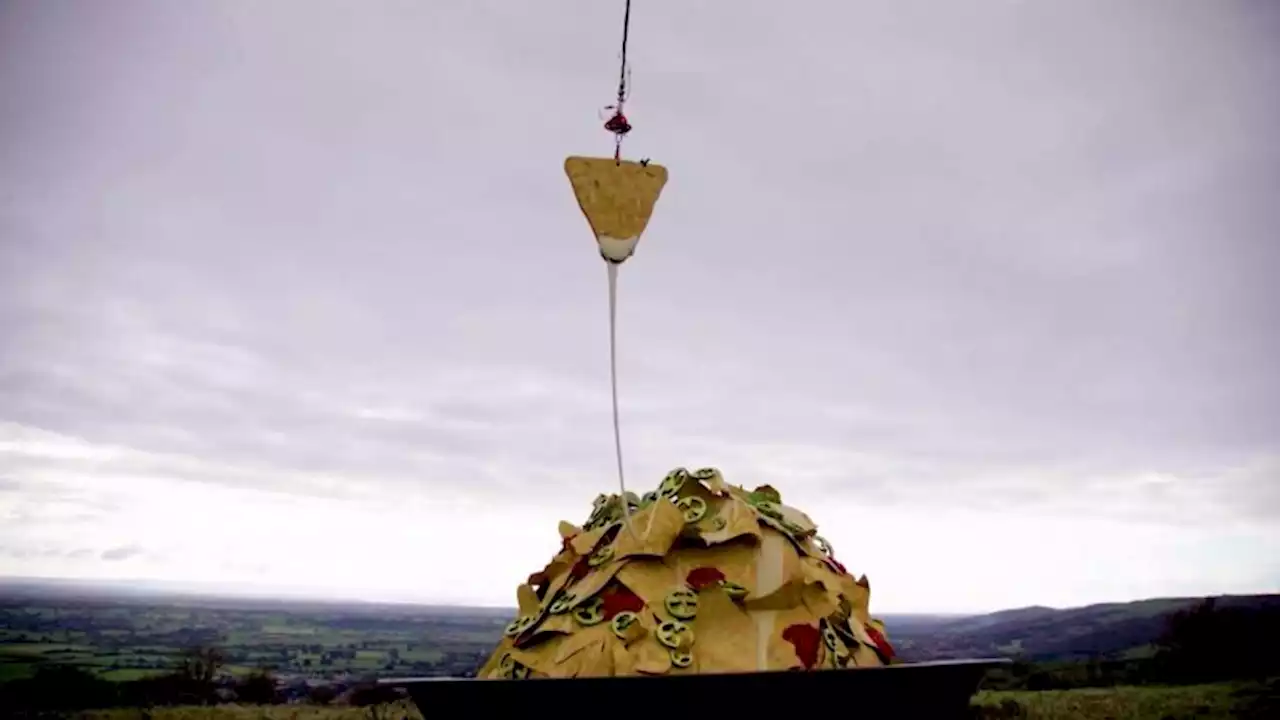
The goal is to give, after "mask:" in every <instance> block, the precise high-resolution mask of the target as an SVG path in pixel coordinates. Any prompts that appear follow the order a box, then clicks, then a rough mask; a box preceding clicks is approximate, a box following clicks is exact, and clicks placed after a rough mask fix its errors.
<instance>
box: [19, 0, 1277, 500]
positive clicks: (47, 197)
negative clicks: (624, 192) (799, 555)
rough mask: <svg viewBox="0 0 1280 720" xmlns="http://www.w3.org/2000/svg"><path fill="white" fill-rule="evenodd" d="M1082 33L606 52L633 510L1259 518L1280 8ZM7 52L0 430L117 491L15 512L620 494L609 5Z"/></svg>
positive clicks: (655, 29)
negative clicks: (803, 505) (658, 181)
mask: <svg viewBox="0 0 1280 720" xmlns="http://www.w3.org/2000/svg"><path fill="white" fill-rule="evenodd" d="M1112 5H1113V4H1100V3H1088V2H1085V3H1061V4H1054V5H1046V4H1043V3H1016V4H1015V3H956V4H947V6H946V7H939V6H938V4H937V3H922V2H921V3H914V2H908V3H895V4H894V6H893V8H891V9H890V8H888V7H887V6H885V7H879V6H875V5H872V4H863V3H818V4H811V5H806V6H805V7H802V8H793V7H788V8H787V9H786V10H779V9H778V8H777V7H776V6H774V5H767V4H764V3H739V4H737V5H735V11H734V12H733V13H731V14H729V15H728V16H727V17H726V15H725V13H724V12H722V11H721V10H720V9H717V8H712V7H711V6H706V7H702V6H696V5H695V6H690V5H689V4H688V3H666V4H663V3H652V4H650V5H649V6H647V7H646V8H644V9H643V11H642V12H641V13H639V14H638V15H637V23H638V24H637V28H636V33H637V36H636V37H637V43H636V46H635V50H634V53H635V56H634V58H635V79H636V81H637V85H636V95H635V99H634V104H635V111H634V112H635V117H634V119H635V120H636V122H637V123H638V125H637V131H636V133H635V135H634V136H633V137H632V138H629V139H628V141H627V142H628V149H629V150H632V151H634V152H636V153H638V154H646V155H653V156H654V157H656V158H658V159H659V160H661V161H663V162H665V163H668V164H669V165H670V167H671V168H672V182H671V185H670V187H669V189H668V190H667V191H666V194H665V196H664V198H663V200H662V203H661V205H660V206H659V211H658V213H657V214H656V215H655V218H654V221H653V225H652V226H651V229H650V232H649V235H648V236H647V237H646V239H645V240H644V242H643V244H642V246H641V248H640V251H639V253H638V254H637V255H636V257H635V259H634V260H632V261H630V262H628V264H627V265H626V266H625V268H624V269H623V271H622V273H621V276H622V277H621V296H620V301H621V305H620V309H619V312H620V333H621V334H620V338H619V340H620V346H621V352H622V357H621V366H620V371H621V376H622V377H621V380H622V388H621V391H622V398H623V418H622V421H623V428H624V432H625V440H626V443H627V447H626V450H627V457H628V462H629V465H628V470H629V473H630V474H631V476H632V477H633V478H634V479H635V480H636V482H638V483H643V482H645V481H644V478H656V477H659V476H660V475H661V473H662V472H664V471H665V470H666V469H667V468H668V467H670V466H674V465H678V464H690V463H694V462H703V463H706V464H718V465H722V466H724V467H726V468H735V469H737V470H738V472H740V473H741V474H742V475H743V476H744V478H743V480H744V481H748V482H754V481H755V480H756V478H757V477H758V478H759V479H760V481H768V482H776V483H778V484H779V485H780V486H783V487H784V490H785V486H786V484H787V482H788V478H791V480H792V482H795V483H804V484H805V485H806V487H813V488H823V489H825V490H827V491H829V492H832V493H841V494H844V495H846V496H847V497H851V498H857V499H858V500H859V501H861V502H866V503H868V504H875V503H880V504H902V505H907V506H914V505H917V504H920V503H926V502H933V503H943V504H945V503H950V504H959V505H970V506H975V507H997V508H1008V509H1010V510H1011V511H1013V510H1016V509H1018V508H1031V507H1067V506H1070V507H1077V508H1082V509H1083V510H1084V511H1088V512H1122V513H1125V514H1127V516H1133V517H1165V518H1170V519H1171V521H1172V519H1174V518H1178V519H1179V521H1181V520H1180V519H1181V518H1182V517H1183V515H1185V514H1186V512H1187V510H1186V508H1187V507H1189V506H1194V507H1204V508H1211V509H1212V511H1211V512H1206V513H1205V514H1204V516H1205V517H1206V518H1209V517H1212V518H1219V517H1220V516H1230V517H1240V518H1254V519H1257V518H1274V517H1275V516H1276V514H1277V513H1280V508H1278V505H1280V503H1277V501H1276V499H1275V497H1274V492H1273V491H1272V490H1270V489H1269V488H1273V487H1275V483H1274V482H1273V480H1274V477H1273V475H1274V469H1271V470H1266V469H1265V468H1274V465H1268V464H1267V463H1269V462H1273V461H1272V460H1270V458H1274V457H1276V456H1277V455H1280V444H1277V442H1278V439H1280V376H1278V375H1277V374H1276V373H1275V372H1274V370H1273V365H1274V358H1275V357H1276V356H1277V354H1280V346H1277V339H1276V338H1277V337H1280V335H1277V334H1276V333H1274V332H1268V331H1267V330H1268V329H1269V328H1271V327H1274V326H1275V324H1276V317H1275V311H1274V309H1273V308H1275V307H1280V296H1277V293H1276V289H1275V288H1276V286H1275V283H1274V282H1273V278H1274V277H1275V275H1276V272H1277V271H1280V255H1278V253H1280V245H1278V244H1277V243H1275V242H1273V236H1274V228H1276V227H1280V205H1277V204H1276V203H1274V202H1273V201H1272V200H1271V198H1273V197H1275V196H1276V195H1277V193H1280V170H1277V168H1280V162H1277V160H1280V143H1277V141H1276V140H1275V139H1274V133H1273V132H1272V130H1271V128H1273V127H1275V126H1276V125H1277V122H1278V121H1280V94H1277V91H1276V88H1280V77H1277V73H1276V70H1275V68H1276V67H1280V64H1278V63H1276V62H1275V58H1276V54H1275V53H1276V47H1277V46H1276V45H1275V43H1273V42H1271V41H1270V40H1271V37H1272V36H1274V33H1272V34H1268V31H1269V30H1270V29H1280V25H1278V24H1277V23H1278V20H1280V13H1277V12H1275V10H1274V9H1271V8H1265V7H1262V6H1260V5H1254V6H1246V5H1244V4H1232V3H1218V4H1204V3H1202V4H1191V3H1185V4H1180V5H1178V6H1177V8H1176V9H1169V8H1168V7H1167V6H1166V5H1165V4H1163V3H1156V2H1146V1H1144V0H1139V1H1137V2H1131V3H1128V4H1126V5H1125V7H1124V8H1123V9H1116V8H1115V7H1113V6H1112ZM3 12H5V13H8V15H7V17H8V19H9V21H8V22H0V28H3V30H0V33H4V34H3V35H0V52H4V53H11V55H6V57H9V58H11V59H13V58H21V59H22V61H21V62H19V61H17V60H14V61H13V62H0V91H3V92H4V93H5V96H6V97H9V98H12V99H13V102H11V103H9V104H7V105H6V106H5V107H4V108H3V109H0V128H2V129H4V130H5V131H6V132H3V133H0V233H3V237H0V338H3V340H0V420H2V421H8V422H10V423H16V424H19V425H22V426H25V427H29V428H40V429H44V430H47V431H50V432H53V433H57V434H60V435H65V436H71V437H75V438H80V439H82V440H83V441H85V442H86V443H91V444H98V445H102V444H105V445H113V446H118V447H121V448H125V449H128V450H130V451H133V453H132V454H126V455H124V456H120V457H117V458H115V459H113V460H111V461H110V462H98V461H95V460H91V459H83V458H82V459H74V458H71V459H69V458H31V457H27V458H23V459H21V460H20V461H18V460H14V459H12V458H5V459H4V460H3V462H7V463H11V465H9V466H0V472H3V473H4V477H6V478H9V477H13V478H17V479H18V482H24V481H23V480H22V477H23V475H22V474H21V473H22V472H34V471H35V470H42V471H49V470H52V469H54V468H62V469H64V470H70V471H74V472H77V473H85V474H92V473H98V474H100V476H101V477H103V478H111V477H119V476H123V475H127V474H129V473H145V474H149V475H152V476H160V477H164V476H171V477H181V478H185V479H196V480H201V481H205V482H210V483H223V484H229V485H237V486H253V487H270V488H273V489H279V490H285V491H292V492H299V493H315V494H332V495H337V496H345V495H351V494H358V493H360V492H364V491H366V490H368V491H372V490H382V489H387V488H390V489H396V488H399V487H404V486H405V485H406V484H412V485H413V486H414V487H429V488H431V489H432V491H433V492H451V493H468V492H480V491H482V490H481V488H482V487H483V488H487V490H488V491H501V490H503V489H507V488H521V487H526V488H527V487H529V486H530V485H532V484H538V485H540V486H557V487H562V488H565V487H569V488H577V487H584V486H590V487H591V488H592V489H593V490H592V491H594V489H596V488H599V489H603V488H605V487H611V484H612V478H611V477H610V476H609V473H610V468H611V461H612V457H611V452H612V448H611V446H610V443H611V436H610V432H611V431H610V428H609V408H608V385H607V382H608V377H607V365H606V363H607V356H606V354H605V347H606V345H605V342H606V334H605V333H606V326H605V309H604V297H605V296H604V290H605V288H604V277H603V276H604V272H603V270H602V268H601V267H600V263H599V261H598V259H597V258H596V257H595V256H594V254H593V250H592V248H591V242H590V239H589V237H588V235H587V229H586V227H585V223H584V222H583V221H582V220H581V218H580V217H579V216H578V215H577V211H576V208H574V207H573V201H572V198H571V197H570V196H569V194H568V188H567V187H566V184H565V182H564V179H563V177H562V176H561V175H560V171H559V166H560V161H561V157H562V155H564V154H567V153H570V152H591V151H592V150H591V148H593V147H599V148H602V150H601V151H607V150H608V147H607V146H608V139H607V138H604V137H600V131H599V129H598V127H597V122H596V118H595V116H594V114H593V110H594V108H593V107H592V103H594V102H595V100H593V99H592V98H595V97H597V93H599V92H601V91H602V89H603V90H604V91H605V94H604V95H602V96H600V97H601V98H602V100H607V99H608V97H607V96H608V93H607V90H608V89H609V86H610V83H611V82H612V81H611V79H610V76H611V73H612V72H613V69H612V67H611V65H610V63H611V62H612V58H613V56H614V53H615V52H616V49H615V48H614V46H613V44H614V42H615V41H616V38H614V37H613V35H612V34H608V33H595V32H592V31H589V30H588V28H595V27H603V28H613V27H614V26H615V25H616V18H615V17H613V14H614V13H613V9H612V8H609V7H605V6H604V5H601V4H598V3H574V2H568V1H567V0H566V1H565V2H560V3H552V4H549V5H545V6H542V5H540V6H539V9H538V10H536V11H535V10H532V9H529V8H523V9H522V8H517V7H515V6H513V5H512V4H511V3H504V2H497V1H496V0H494V1H491V2H468V3H458V4H440V5H431V6H430V7H428V6H426V5H422V6H416V5H404V6H387V7H384V8H380V9H379V10H378V11H376V12H372V11H371V12H368V13H362V14H360V15H358V16H351V15H350V14H348V13H344V12H340V11H339V8H338V5H337V4H329V3H323V2H321V3H308V4H307V5H306V7H305V9H304V8H303V6H302V5H300V4H291V3H288V2H282V3H278V4H276V5H273V7H272V9H271V10H269V11H265V12H264V11H262V10H260V9H259V10H255V11H254V12H252V13H250V12H249V11H248V10H247V9H246V8H242V7H239V6H236V5H234V4H231V5H227V4H214V3H206V4H202V3H186V4H173V5H169V4H156V3H152V4H148V3H138V2H121V3H116V4H114V5H113V7H112V9H111V10H110V11H107V10H106V9H102V8H96V9H95V8H90V9H81V11H80V13H78V14H77V16H76V17H75V18H72V17H70V16H69V15H67V14H65V13H64V12H63V11H62V10H59V9H57V8H54V7H52V6H45V5H43V4H36V3H34V2H28V3H10V4H7V5H6V6H5V8H4V10H3ZM83 13H90V14H89V15H84V14H83ZM94 13H96V14H94ZM299 13H305V15H306V19H307V21H306V22H305V23H300V22H299V21H298V17H299ZM784 19H785V21H783V20H784ZM16 27H26V28H28V31H24V33H23V34H15V33H16V31H15V30H13V28H16ZM1135 29H1140V30H1141V32H1140V33H1138V34H1137V35H1135V32H1136V31H1135ZM460 38H468V39H467V40H466V41H465V42H464V41H463V40H460ZM472 38H483V41H476V42H473V40H472ZM570 38H571V39H572V42H569V41H568V39H570ZM477 42H478V43H479V44H477ZM65 48H76V52H77V53H80V55H77V57H83V58H86V59H87V60H85V61H83V62H71V61H70V60H68V59H67V57H66V56H65V54H64V49H65ZM121 48H128V49H129V51H128V52H122V51H121ZM464 68H465V69H466V70H465V72H464V70H463V69H464ZM510 93H516V97H514V98H513V97H510ZM511 105H514V106H516V107H518V108H519V110H518V117H519V122H516V123H514V125H513V124H512V123H511V122H509V119H508V115H507V112H506V109H508V108H509V107H510V106H511ZM86 118H92V123H91V124H90V121H89V120H87V119H86ZM19 138H20V141H19V140H18V139H19ZM597 142H599V143H600V144H599V145H596V144H594V143H597ZM1241 468H1253V469H1247V470H1242V469H1241ZM1257 468H1263V469H1261V470H1259V469H1257ZM1156 474H1159V475H1163V476H1168V477H1171V478H1175V479H1174V480H1173V481H1171V482H1169V483H1166V484H1161V483H1151V484H1146V485H1142V484H1134V485H1133V486H1132V487H1130V485H1129V484H1130V483H1131V481H1130V480H1129V478H1133V477H1140V476H1145V475H1156ZM317 478H325V479H330V480H331V479H334V478H340V479H341V480H342V482H344V483H346V485H348V486H350V487H349V488H345V489H344V488H340V487H335V486H333V485H332V484H328V483H326V482H321V481H319V480H317ZM459 478H465V479H466V480H465V482H461V481H460V480H459ZM730 479H731V480H733V479H735V478H733V477H731V478H730ZM593 483H594V484H593ZM1268 483H1271V484H1268ZM18 491H19V492H27V490H23V489H21V488H19V490H18ZM590 492H591V491H589V492H588V493H587V494H590ZM1196 503H1200V505H1198V506H1197V505H1196ZM1206 521H1207V520H1206ZM1215 521H1216V520H1215Z"/></svg>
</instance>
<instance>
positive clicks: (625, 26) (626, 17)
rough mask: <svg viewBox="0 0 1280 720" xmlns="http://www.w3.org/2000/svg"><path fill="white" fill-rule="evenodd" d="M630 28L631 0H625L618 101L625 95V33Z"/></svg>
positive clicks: (620, 101) (623, 98)
mask: <svg viewBox="0 0 1280 720" xmlns="http://www.w3.org/2000/svg"><path fill="white" fill-rule="evenodd" d="M630 30H631V0H627V9H626V13H625V14H624V15H623V16H622V69H621V70H620V71H619V73H618V103H619V104H621V103H622V101H623V100H625V99H626V95H627V34H628V33H629V32H630Z"/></svg>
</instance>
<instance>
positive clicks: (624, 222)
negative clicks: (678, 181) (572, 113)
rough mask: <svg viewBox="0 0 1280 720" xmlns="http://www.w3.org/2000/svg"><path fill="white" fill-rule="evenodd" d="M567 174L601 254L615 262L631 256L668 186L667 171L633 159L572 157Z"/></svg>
mask: <svg viewBox="0 0 1280 720" xmlns="http://www.w3.org/2000/svg"><path fill="white" fill-rule="evenodd" d="M564 171H565V174H566V175H568V176H569V183H570V184H572V185H573V194H574V195H575V196H577V198H578V206H579V207H581V208H582V214H583V215H585V216H586V217H587V222H588V223H590V225H591V231H592V232H594V233H595V235H596V242H597V243H599V244H600V254H601V255H603V256H604V258H605V259H606V260H608V261H610V262H614V263H621V262H622V261H623V260H626V259H627V258H629V257H631V254H632V253H634V252H635V250H636V243H638V242H640V236H641V235H642V234H643V233H644V229H645V227H646V226H648V224H649V216H650V215H651V214H653V206H654V204H655V203H657V202H658V195H660V194H661V193H662V187H663V186H664V185H666V184H667V169H666V168H664V167H662V166H661V165H653V164H651V163H643V164H642V163H638V162H632V161H630V160H623V161H621V162H619V161H617V160H614V159H613V158H588V157H570V158H567V159H566V160H565V161H564Z"/></svg>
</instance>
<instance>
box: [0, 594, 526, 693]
mask: <svg viewBox="0 0 1280 720" xmlns="http://www.w3.org/2000/svg"><path fill="white" fill-rule="evenodd" d="M506 615H507V613H505V612H501V611H485V610H477V611H474V612H470V613H468V612H460V611H457V610H454V609H448V608H446V609H433V608H425V607H412V608H406V607H398V606H391V607H388V606H366V605H341V604H318V603H312V604H295V605H285V604H282V603H267V602H262V603H252V602H249V603H247V604H246V603H237V604H234V605H229V604H226V603H221V604H220V603H217V602H211V603H201V602H199V601H198V600H190V601H186V600H176V599H175V600H171V601H167V602H162V601H156V600H154V599H152V600H147V601H142V600H122V599H114V600H101V601H89V600H83V599H78V600H66V601H54V600H52V599H45V600H43V601H40V600H31V599H23V600H21V601H19V600H17V599H12V600H9V601H7V602H5V601H0V682H7V681H10V680H16V679H21V678H24V677H29V676H31V675H33V674H34V673H35V672H36V670H37V669H38V668H40V667H41V666H47V665H62V666H73V667H78V668H80V669H82V670H85V671H88V672H90V673H93V674H94V675H97V676H98V677H101V678H104V679H109V680H119V681H127V680H136V679H139V678H144V677H148V676H151V675H159V674H164V673H167V672H170V671H172V670H173V669H174V668H175V667H176V666H177V664H178V663H179V662H180V660H181V657H182V654H183V653H184V652H185V651H186V650H188V649H190V648H194V647H216V648H218V649H219V650H220V651H221V653H222V655H223V658H224V665H223V667H222V672H224V673H226V674H228V675H240V676H243V675H247V674H249V673H251V672H253V671H255V670H260V669H266V670H271V671H272V672H273V673H275V674H276V675H277V677H281V678H284V679H288V678H311V679H331V678H341V677H348V678H350V677H370V676H412V675H461V674H465V673H467V672H469V671H472V670H474V669H475V667H476V666H477V665H478V664H479V663H480V661H481V660H482V659H483V657H484V655H485V654H486V653H487V652H488V651H489V650H490V649H492V648H493V646H494V645H495V644H496V643H497V641H498V638H499V636H500V635H501V632H502V628H503V626H504V625H505V624H506V622H508V620H509V618H507V617H506Z"/></svg>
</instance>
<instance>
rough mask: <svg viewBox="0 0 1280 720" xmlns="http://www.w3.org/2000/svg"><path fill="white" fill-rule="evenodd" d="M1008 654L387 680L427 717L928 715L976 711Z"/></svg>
mask: <svg viewBox="0 0 1280 720" xmlns="http://www.w3.org/2000/svg"><path fill="white" fill-rule="evenodd" d="M1008 663H1009V661H1008V660H1003V659H994V658H993V659H986V658H984V659H975V660H944V661H938V662H925V663H905V664H902V665H890V666H887V667H868V668H851V669H841V670H821V671H813V672H761V673H716V674H705V675H662V676H656V677H643V676H642V677H605V678H575V679H572V680H563V679H537V680H470V679H462V678H407V679H392V680H383V681H382V682H383V683H384V684H386V685H392V686H396V687H402V688H404V689H405V690H407V691H408V693H409V696H410V697H411V698H413V701H414V703H415V704H417V706H418V709H419V710H420V711H421V712H422V714H423V716H424V717H425V718H427V720H431V719H432V718H434V717H437V716H449V717H455V716H456V717H462V713H467V714H469V715H470V714H474V715H473V716H474V717H479V716H480V715H482V714H483V715H488V714H489V713H495V714H496V713H505V712H519V713H520V717H533V716H534V715H536V714H543V713H546V714H550V715H563V714H565V713H568V714H571V715H574V716H578V715H581V716H582V717H587V718H590V717H597V716H598V717H617V716H619V715H622V716H631V717H641V716H645V717H650V718H653V720H670V719H671V718H675V717H676V716H683V715H684V714H685V713H688V712H699V711H704V710H706V711H712V712H714V713H716V714H717V715H718V716H719V717H720V718H723V719H724V720H734V718H733V716H726V715H719V713H733V715H736V716H737V717H739V718H751V717H765V716H773V717H784V716H786V715H788V714H791V713H794V714H796V715H805V716H808V717H811V718H815V719H817V718H821V717H823V716H826V715H828V714H829V713H835V714H836V715H838V716H842V717H862V718H881V717H885V718H890V717H892V718H898V717H901V718H921V719H922V720H923V719H924V718H964V717H969V716H970V715H969V699H970V697H972V695H973V693H974V691H975V690H977V688H978V683H979V682H980V681H981V680H982V676H983V674H985V673H986V671H987V670H989V669H991V668H993V667H998V666H1000V665H1005V664H1008ZM530 713H533V715H531V714H530ZM509 717H515V715H510V716H509ZM708 717H716V716H708Z"/></svg>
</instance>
